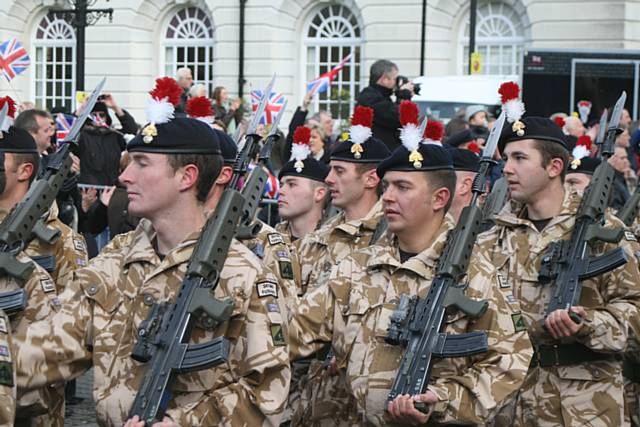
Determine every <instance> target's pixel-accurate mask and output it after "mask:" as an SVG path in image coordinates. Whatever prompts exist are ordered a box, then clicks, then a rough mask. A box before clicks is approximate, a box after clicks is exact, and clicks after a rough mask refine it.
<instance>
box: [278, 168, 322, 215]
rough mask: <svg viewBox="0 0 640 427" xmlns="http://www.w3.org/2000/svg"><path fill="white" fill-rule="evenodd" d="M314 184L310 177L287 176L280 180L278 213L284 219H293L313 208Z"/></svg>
mask: <svg viewBox="0 0 640 427" xmlns="http://www.w3.org/2000/svg"><path fill="white" fill-rule="evenodd" d="M314 192H315V191H314V185H313V183H312V182H311V180H310V179H307V178H302V177H299V176H285V177H283V178H282V179H281V180H280V198H278V213H279V214H280V216H281V217H282V218H283V219H286V220H292V219H294V218H297V217H299V216H301V215H304V214H305V213H307V212H309V211H310V210H311V209H313V199H314V197H313V196H314Z"/></svg>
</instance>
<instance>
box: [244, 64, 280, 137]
mask: <svg viewBox="0 0 640 427" xmlns="http://www.w3.org/2000/svg"><path fill="white" fill-rule="evenodd" d="M275 81H276V75H275V73H274V74H273V77H271V81H270V82H269V84H268V85H267V87H266V89H265V90H264V92H263V93H262V98H260V103H259V104H258V108H257V109H256V113H255V114H254V115H253V119H251V123H250V124H249V127H248V128H247V135H251V134H254V133H256V129H258V123H260V117H262V113H264V109H265V108H266V106H267V102H269V96H270V95H271V89H273V84H274V83H275Z"/></svg>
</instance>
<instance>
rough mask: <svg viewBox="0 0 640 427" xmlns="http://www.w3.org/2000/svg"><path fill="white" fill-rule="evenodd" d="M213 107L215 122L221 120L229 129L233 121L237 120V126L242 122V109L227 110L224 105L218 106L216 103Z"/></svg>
mask: <svg viewBox="0 0 640 427" xmlns="http://www.w3.org/2000/svg"><path fill="white" fill-rule="evenodd" d="M212 107H213V114H214V117H215V120H220V121H221V122H222V123H224V125H225V127H227V128H228V127H229V123H231V120H234V119H235V123H236V126H238V125H239V124H240V122H241V121H242V107H240V108H238V109H237V110H235V111H234V110H227V109H226V108H224V105H218V104H216V103H215V102H214V103H213V105H212Z"/></svg>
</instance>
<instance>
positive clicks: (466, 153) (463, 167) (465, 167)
mask: <svg viewBox="0 0 640 427" xmlns="http://www.w3.org/2000/svg"><path fill="white" fill-rule="evenodd" d="M448 151H449V153H450V154H451V159H452V160H453V169H455V170H457V171H467V172H478V170H480V157H478V155H477V154H476V153H474V152H473V151H471V150H467V149H464V148H456V147H451V148H448Z"/></svg>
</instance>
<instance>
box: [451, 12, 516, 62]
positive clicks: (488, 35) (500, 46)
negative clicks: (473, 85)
mask: <svg viewBox="0 0 640 427" xmlns="http://www.w3.org/2000/svg"><path fill="white" fill-rule="evenodd" d="M460 44H461V49H460V51H461V55H462V58H461V61H460V62H459V63H461V64H462V67H461V68H462V69H461V71H462V74H467V71H468V69H469V13H468V12H467V16H466V17H465V19H464V21H463V24H462V28H461V31H460ZM523 48H524V29H523V26H522V20H521V18H520V16H519V15H518V13H517V12H516V11H515V10H514V9H513V8H512V7H511V6H509V5H507V4H504V3H498V2H489V3H484V4H479V5H478V12H477V16H476V52H479V53H480V55H481V57H482V74H520V69H521V63H522V54H523Z"/></svg>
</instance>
